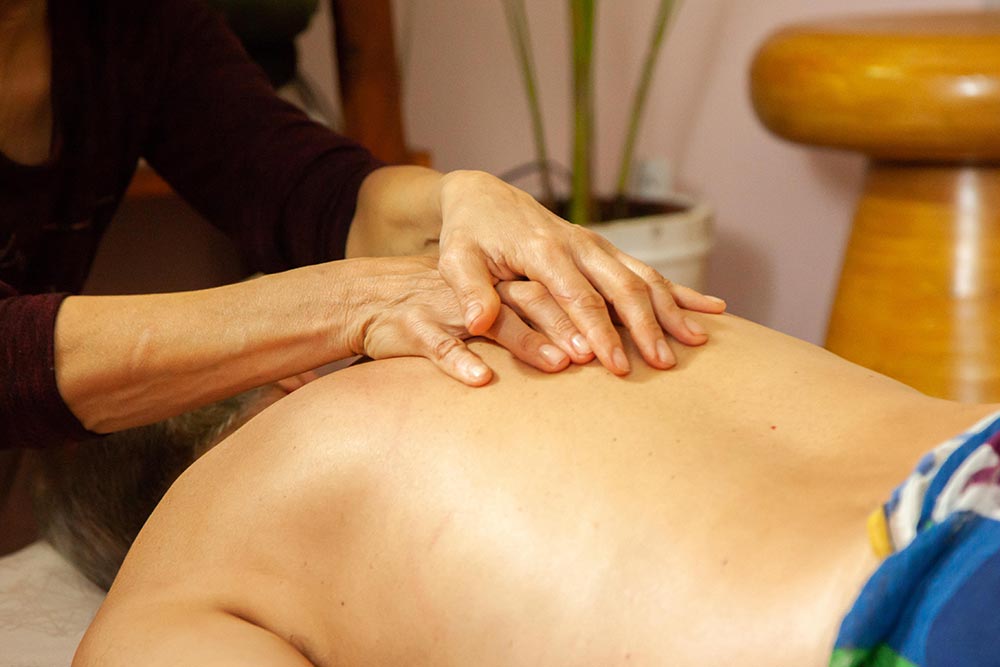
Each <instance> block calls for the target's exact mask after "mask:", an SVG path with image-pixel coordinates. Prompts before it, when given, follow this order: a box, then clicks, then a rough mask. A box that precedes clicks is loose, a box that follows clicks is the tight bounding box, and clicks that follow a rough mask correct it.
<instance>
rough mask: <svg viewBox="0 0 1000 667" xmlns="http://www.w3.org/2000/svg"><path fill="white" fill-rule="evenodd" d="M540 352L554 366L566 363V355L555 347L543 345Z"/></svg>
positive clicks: (539, 349)
mask: <svg viewBox="0 0 1000 667" xmlns="http://www.w3.org/2000/svg"><path fill="white" fill-rule="evenodd" d="M538 351H539V352H541V353H542V356H543V357H545V360H546V361H547V362H549V363H550V364H551V365H553V366H559V365H561V364H562V363H563V362H565V361H566V353H565V352H563V351H562V350H560V349H559V348H558V347H556V346H554V345H542V346H541V347H540V348H538Z"/></svg>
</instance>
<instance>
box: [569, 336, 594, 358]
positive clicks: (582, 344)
mask: <svg viewBox="0 0 1000 667" xmlns="http://www.w3.org/2000/svg"><path fill="white" fill-rule="evenodd" d="M570 342H571V343H572V344H573V349H574V350H576V351H577V352H579V353H580V354H590V353H591V352H593V350H591V349H590V345H589V344H588V343H587V339H586V338H584V337H583V334H576V335H575V336H573V338H571V339H570Z"/></svg>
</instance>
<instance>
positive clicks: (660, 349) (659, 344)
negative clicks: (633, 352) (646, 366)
mask: <svg viewBox="0 0 1000 667" xmlns="http://www.w3.org/2000/svg"><path fill="white" fill-rule="evenodd" d="M656 358H657V359H659V360H660V363H661V364H663V365H667V364H673V363H674V361H675V359H674V355H673V353H672V352H671V351H670V346H669V345H667V341H665V340H663V339H662V338H661V339H660V340H658V341H656Z"/></svg>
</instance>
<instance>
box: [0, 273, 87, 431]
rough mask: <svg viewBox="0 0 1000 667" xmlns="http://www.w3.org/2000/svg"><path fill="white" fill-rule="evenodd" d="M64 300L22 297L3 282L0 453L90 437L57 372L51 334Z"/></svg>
mask: <svg viewBox="0 0 1000 667" xmlns="http://www.w3.org/2000/svg"><path fill="white" fill-rule="evenodd" d="M65 298H66V295H65V294H45V295H38V296H22V295H19V294H18V293H17V291H16V290H14V289H13V288H12V287H10V286H9V285H7V284H6V283H3V282H0V449H5V448H12V447H42V446H46V445H57V444H59V443H60V442H62V440H63V439H64V438H67V437H70V438H82V437H85V436H86V435H87V432H86V430H85V429H83V428H82V427H81V426H80V424H79V422H78V421H77V420H76V418H75V417H74V416H73V414H72V413H71V412H70V411H69V410H68V409H67V408H66V405H65V403H64V402H63V400H62V397H61V396H60V395H59V391H58V389H57V388H56V382H55V375H54V372H53V359H52V356H53V343H52V331H53V328H54V325H55V321H56V314H57V313H58V312H59V307H60V305H61V303H62V301H63V299H65Z"/></svg>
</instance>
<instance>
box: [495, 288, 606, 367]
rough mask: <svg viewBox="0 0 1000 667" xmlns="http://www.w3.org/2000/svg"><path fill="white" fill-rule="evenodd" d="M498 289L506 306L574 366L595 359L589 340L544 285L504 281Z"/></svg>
mask: <svg viewBox="0 0 1000 667" xmlns="http://www.w3.org/2000/svg"><path fill="white" fill-rule="evenodd" d="M496 289H497V293H498V294H499V295H500V300H501V301H502V302H503V304H504V305H505V306H507V307H509V308H510V309H511V310H513V311H514V313H515V314H516V315H517V316H518V317H520V318H521V319H522V320H524V321H525V322H526V323H528V324H529V325H530V326H531V327H532V328H534V329H535V330H536V331H538V332H540V333H542V334H543V335H544V336H545V337H546V338H547V339H548V340H549V341H552V343H554V344H555V345H557V346H558V347H559V348H560V349H561V350H562V351H563V352H565V353H566V354H567V355H569V357H570V359H571V360H572V361H573V362H574V363H577V364H585V363H587V362H589V361H590V360H592V359H593V358H594V353H593V351H592V350H591V349H590V345H589V344H588V343H587V338H586V337H585V336H584V335H583V334H581V333H580V331H579V330H578V329H577V328H576V325H575V324H573V321H572V320H571V319H570V318H569V316H568V315H567V314H566V312H565V311H564V310H563V309H562V308H560V307H559V304H558V303H556V300H555V299H554V298H553V297H552V294H551V293H550V292H549V290H547V289H546V288H545V286H544V285H542V284H541V283H537V282H534V281H527V280H519V281H503V282H500V283H497V288H496Z"/></svg>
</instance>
